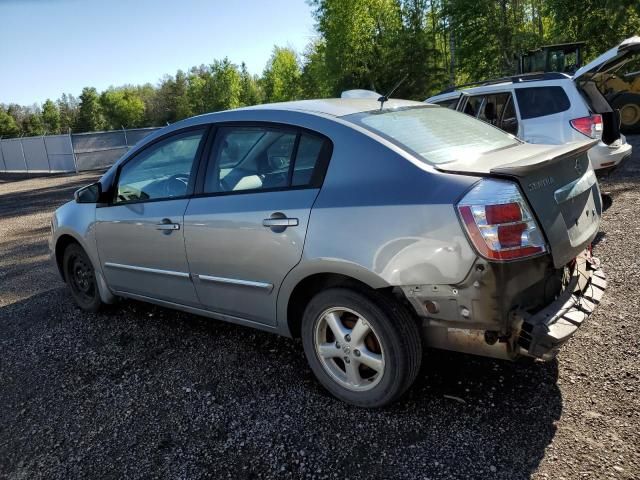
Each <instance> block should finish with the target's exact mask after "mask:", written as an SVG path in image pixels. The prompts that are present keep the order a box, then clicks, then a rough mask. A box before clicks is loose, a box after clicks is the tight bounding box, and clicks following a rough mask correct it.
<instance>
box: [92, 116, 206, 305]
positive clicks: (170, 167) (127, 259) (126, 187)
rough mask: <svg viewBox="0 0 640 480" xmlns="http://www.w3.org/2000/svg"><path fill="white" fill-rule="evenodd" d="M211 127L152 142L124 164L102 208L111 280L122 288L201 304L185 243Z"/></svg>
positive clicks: (101, 233) (101, 245) (100, 234)
mask: <svg viewBox="0 0 640 480" xmlns="http://www.w3.org/2000/svg"><path fill="white" fill-rule="evenodd" d="M204 135H205V129H203V128H200V129H191V130H187V131H182V132H179V133H176V134H174V135H171V136H169V137H167V138H165V139H163V140H161V141H159V142H155V143H153V144H151V145H150V146H149V147H147V148H145V149H144V150H142V151H141V152H140V153H138V154H137V155H135V156H134V157H132V158H131V159H129V160H128V161H127V162H126V163H124V164H123V165H122V167H121V168H120V171H119V173H118V175H117V184H116V186H115V188H114V198H113V201H112V203H111V204H110V205H108V206H104V207H100V208H98V209H96V225H97V226H96V239H97V245H98V252H99V255H100V261H101V263H102V267H103V271H104V274H105V277H106V280H107V283H108V284H109V286H110V287H111V288H113V289H114V290H116V291H117V292H122V293H130V294H134V295H141V296H144V297H149V298H154V299H159V300H164V301H169V302H173V303H179V304H185V305H198V303H199V302H198V299H197V295H196V292H195V288H194V286H193V282H192V281H191V278H190V275H189V266H188V263H187V256H186V252H185V247H184V212H185V210H186V208H187V204H188V202H189V199H188V197H189V196H190V194H191V193H192V192H193V186H194V183H195V178H194V169H195V164H196V162H195V160H196V158H197V157H198V155H199V154H200V151H201V148H202V144H203V143H204V142H203V140H204Z"/></svg>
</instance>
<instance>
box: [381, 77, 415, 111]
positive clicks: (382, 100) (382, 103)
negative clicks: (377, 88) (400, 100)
mask: <svg viewBox="0 0 640 480" xmlns="http://www.w3.org/2000/svg"><path fill="white" fill-rule="evenodd" d="M408 76H409V74H408V73H405V74H404V77H402V78H401V79H400V80H399V81H398V83H396V86H395V87H393V88H392V89H391V91H390V92H389V93H387V94H386V95H382V96H381V97H380V98H379V99H378V101H379V102H380V110H382V107H384V102H386V101H388V100H389V97H390V96H391V95H393V92H395V91H396V90H397V89H398V87H399V86H400V85H402V84H403V83H404V81H405V80H406V79H407V77H408Z"/></svg>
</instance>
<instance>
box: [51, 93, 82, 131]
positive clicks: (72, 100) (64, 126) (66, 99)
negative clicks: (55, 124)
mask: <svg viewBox="0 0 640 480" xmlns="http://www.w3.org/2000/svg"><path fill="white" fill-rule="evenodd" d="M56 103H57V105H58V111H59V112H60V133H67V132H68V131H69V129H72V128H75V125H76V123H77V121H78V110H79V103H78V99H77V98H76V97H74V96H73V95H71V94H66V93H63V94H62V96H61V97H60V98H59V99H58V100H57V102H56Z"/></svg>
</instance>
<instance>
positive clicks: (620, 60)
mask: <svg viewBox="0 0 640 480" xmlns="http://www.w3.org/2000/svg"><path fill="white" fill-rule="evenodd" d="M639 52H640V37H638V36H635V37H630V38H627V39H626V40H624V41H623V42H622V43H620V45H618V46H616V47H613V48H612V49H611V50H608V51H606V52H605V53H603V54H602V55H600V56H599V57H598V58H596V59H595V60H593V61H591V62H589V63H587V64H586V65H585V66H584V67H581V68H579V69H578V70H577V71H576V73H574V74H573V77H572V78H573V80H574V81H581V80H585V79H587V78H588V77H590V76H592V75H594V74H596V73H602V72H608V71H611V70H615V69H617V68H619V67H621V66H622V65H624V64H625V63H626V62H628V61H630V60H632V59H633V57H634V55H635V54H637V53H639Z"/></svg>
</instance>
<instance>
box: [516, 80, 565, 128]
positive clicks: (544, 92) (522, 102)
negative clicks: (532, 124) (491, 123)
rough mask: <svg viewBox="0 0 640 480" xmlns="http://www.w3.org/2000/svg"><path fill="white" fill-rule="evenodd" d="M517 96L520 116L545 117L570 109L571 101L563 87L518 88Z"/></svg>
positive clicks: (524, 118) (524, 117) (523, 117)
mask: <svg viewBox="0 0 640 480" xmlns="http://www.w3.org/2000/svg"><path fill="white" fill-rule="evenodd" d="M516 98H517V99H518V107H519V108H520V117H521V118H522V119H523V120H526V119H528V118H537V117H544V116H546V115H553V114H554V113H560V112H564V111H566V110H569V108H570V107H571V103H570V102H569V98H568V97H567V94H566V93H565V91H564V89H563V88H562V87H527V88H517V89H516Z"/></svg>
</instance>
